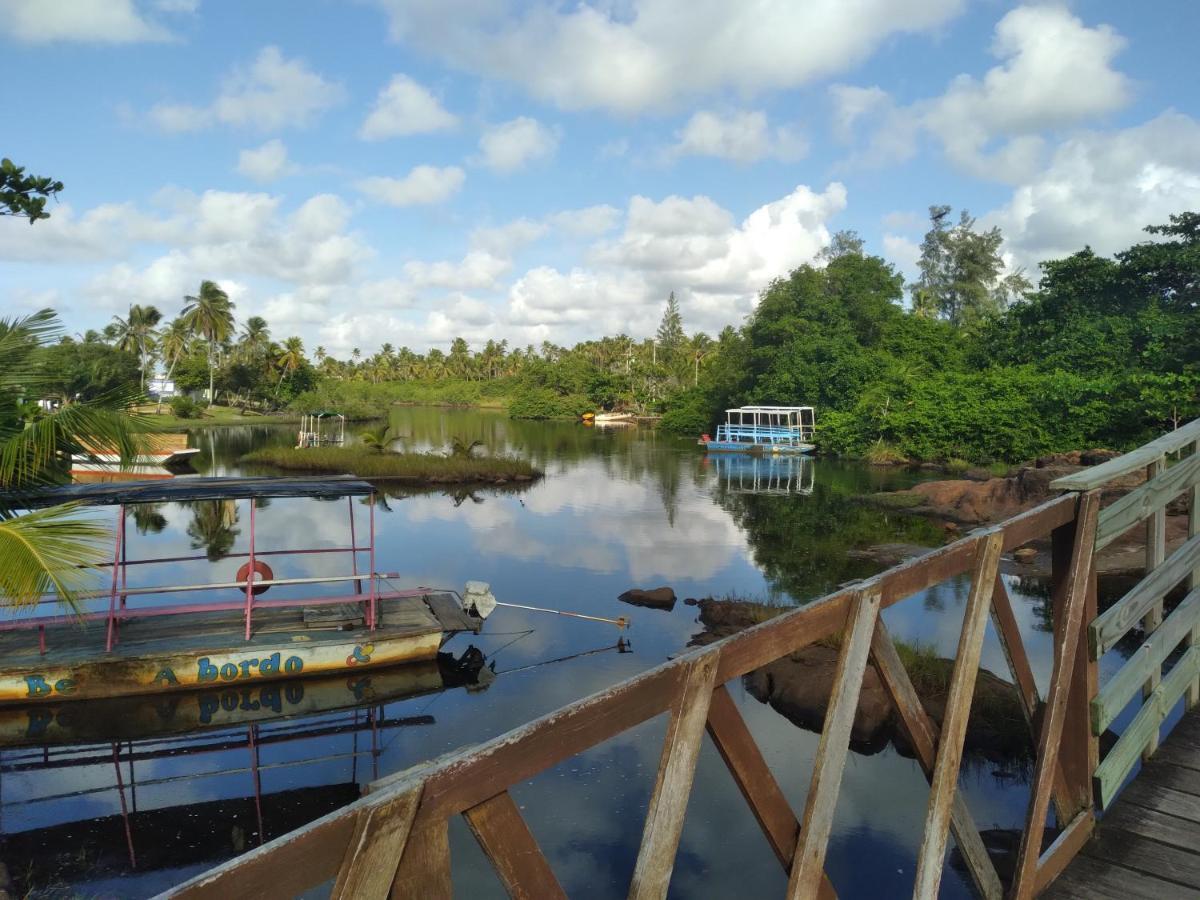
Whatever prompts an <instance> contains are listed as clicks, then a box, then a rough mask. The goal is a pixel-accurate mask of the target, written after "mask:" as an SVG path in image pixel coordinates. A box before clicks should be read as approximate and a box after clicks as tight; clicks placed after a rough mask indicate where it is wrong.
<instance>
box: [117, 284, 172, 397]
mask: <svg viewBox="0 0 1200 900" xmlns="http://www.w3.org/2000/svg"><path fill="white" fill-rule="evenodd" d="M161 321H162V313H161V312H159V311H158V308H157V307H154V306H141V305H139V304H136V303H135V304H134V305H133V306H131V307H129V318H127V319H122V318H121V317H120V316H113V321H112V324H113V329H114V343H115V345H116V348H117V349H118V350H126V351H128V352H130V353H136V354H137V355H138V359H139V360H140V366H139V368H140V369H141V373H142V385H141V386H142V391H143V392H145V390H146V369H147V368H149V366H150V350H151V348H152V346H153V343H154V336H155V335H154V329H155V327H156V326H157V325H158V323H159V322H161Z"/></svg>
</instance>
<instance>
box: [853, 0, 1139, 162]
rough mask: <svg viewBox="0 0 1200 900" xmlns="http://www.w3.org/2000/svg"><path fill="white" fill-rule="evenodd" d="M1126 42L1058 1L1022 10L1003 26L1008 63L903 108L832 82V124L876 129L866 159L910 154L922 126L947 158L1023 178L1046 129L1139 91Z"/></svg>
mask: <svg viewBox="0 0 1200 900" xmlns="http://www.w3.org/2000/svg"><path fill="white" fill-rule="evenodd" d="M1124 46H1125V40H1124V39H1123V38H1122V37H1121V36H1120V35H1119V34H1117V32H1116V31H1115V30H1113V29H1112V28H1111V27H1110V26H1108V25H1098V26H1095V27H1089V26H1087V25H1085V24H1084V23H1083V22H1082V21H1081V20H1080V19H1079V18H1078V17H1077V16H1075V15H1073V14H1072V13H1071V12H1070V11H1068V10H1067V9H1066V8H1064V7H1061V6H1019V7H1017V8H1016V9H1014V10H1012V11H1010V12H1009V13H1007V14H1006V15H1005V16H1004V17H1003V18H1002V19H1001V20H1000V21H999V22H998V23H997V25H996V29H995V34H994V37H993V41H992V47H991V50H992V53H993V55H995V56H996V57H997V58H999V59H1000V60H1001V62H1000V64H999V65H997V66H994V67H993V68H991V69H989V70H988V71H987V72H986V73H985V74H984V76H983V78H981V79H980V78H975V77H973V76H971V75H967V74H963V75H959V76H958V77H956V78H955V79H954V80H952V81H951V82H950V84H949V85H948V86H947V88H946V90H945V92H944V93H942V94H941V95H940V96H937V97H933V98H929V99H925V100H919V101H917V102H915V103H912V104H909V105H899V104H897V103H895V102H894V100H893V99H892V98H891V97H890V96H889V95H888V94H887V93H886V92H885V91H883V90H882V89H881V88H879V87H867V88H863V87H854V86H848V85H835V86H833V87H832V88H831V89H830V94H831V98H832V100H833V105H834V119H833V128H834V133H835V135H837V136H838V137H839V138H840V139H842V140H845V141H848V140H850V139H851V138H852V134H853V132H854V131H855V129H856V126H857V124H858V123H859V122H861V121H866V122H868V123H869V125H871V126H872V127H871V130H870V136H869V137H868V139H867V144H866V147H865V148H863V149H862V150H861V151H860V152H859V153H858V154H857V156H856V159H857V160H858V161H860V162H868V163H882V162H894V161H896V160H903V159H907V158H909V157H911V156H912V155H913V153H914V152H915V149H916V141H917V139H918V136H919V135H920V134H921V133H922V132H924V133H928V134H930V135H932V136H933V137H934V138H936V140H937V141H938V142H939V143H940V144H941V146H942V148H943V150H944V151H945V153H946V156H947V158H948V159H949V160H950V161H951V162H952V163H954V164H955V165H956V166H957V167H958V168H960V169H962V170H963V171H965V172H967V173H969V174H971V175H975V176H977V177H981V178H989V179H1000V180H1007V181H1012V182H1019V181H1021V180H1023V179H1025V178H1028V177H1029V176H1030V175H1031V174H1032V173H1033V172H1034V171H1036V169H1037V168H1038V167H1039V166H1040V165H1041V164H1042V161H1043V159H1044V155H1045V139H1044V137H1043V135H1042V132H1044V131H1046V130H1048V129H1061V128H1063V127H1067V126H1071V125H1076V124H1079V123H1081V122H1084V121H1087V120H1089V119H1094V118H1096V117H1098V116H1103V115H1105V114H1108V113H1111V112H1114V111H1116V110H1118V109H1121V108H1122V107H1124V106H1126V105H1127V104H1128V103H1129V101H1130V98H1131V95H1132V88H1131V85H1130V82H1129V79H1128V78H1127V77H1126V76H1125V75H1124V74H1123V73H1121V72H1119V71H1117V70H1116V69H1114V68H1113V66H1112V63H1113V60H1114V59H1115V57H1116V56H1117V55H1118V54H1119V53H1120V52H1121V50H1122V49H1123V48H1124Z"/></svg>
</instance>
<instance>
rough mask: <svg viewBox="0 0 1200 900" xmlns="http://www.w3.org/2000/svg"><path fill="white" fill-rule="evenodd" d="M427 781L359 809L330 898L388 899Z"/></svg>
mask: <svg viewBox="0 0 1200 900" xmlns="http://www.w3.org/2000/svg"><path fill="white" fill-rule="evenodd" d="M423 788H424V785H423V784H418V785H417V786H416V787H415V788H412V789H410V790H407V791H405V792H404V793H401V794H397V795H396V796H395V797H393V798H391V799H389V800H388V801H387V802H386V803H382V804H380V805H379V806H372V807H367V808H366V809H363V810H362V811H360V812H359V814H358V818H357V820H356V821H355V823H354V832H353V834H352V835H351V838H350V842H349V844H348V845H347V846H346V853H345V855H344V856H343V857H342V864H341V866H340V867H339V868H338V873H337V877H336V878H335V879H334V882H333V890H332V891H330V893H329V896H330V900H359V898H361V900H385V898H386V897H387V896H388V895H389V893H390V892H391V889H392V881H393V879H394V878H395V875H396V869H397V868H398V867H399V865H400V857H401V856H402V855H403V854H404V845H405V844H406V843H407V841H408V835H409V831H410V830H411V829H412V823H413V819H415V818H416V816H417V806H418V805H419V804H420V802H421V791H422V789H423Z"/></svg>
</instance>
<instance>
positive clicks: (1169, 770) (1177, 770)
mask: <svg viewBox="0 0 1200 900" xmlns="http://www.w3.org/2000/svg"><path fill="white" fill-rule="evenodd" d="M1192 749H1193V752H1195V750H1196V748H1192ZM1138 777H1139V778H1145V779H1146V780H1147V781H1148V782H1150V783H1152V784H1158V785H1162V786H1163V787H1166V788H1170V789H1171V790H1173V791H1183V792H1184V793H1185V794H1195V795H1196V796H1198V797H1200V772H1198V771H1196V770H1195V769H1193V768H1190V767H1188V766H1176V765H1172V764H1171V763H1168V762H1163V761H1162V760H1160V759H1159V758H1158V756H1155V757H1154V759H1152V760H1150V761H1149V762H1148V763H1146V764H1145V766H1143V768H1142V771H1141V774H1140V775H1139V776H1138ZM1196 852H1197V853H1200V845H1198V846H1197V848H1196Z"/></svg>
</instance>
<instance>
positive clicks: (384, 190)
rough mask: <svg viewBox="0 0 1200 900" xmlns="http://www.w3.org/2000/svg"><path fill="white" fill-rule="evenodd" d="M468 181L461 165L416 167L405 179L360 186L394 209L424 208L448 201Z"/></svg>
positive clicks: (366, 181)
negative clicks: (422, 206) (398, 207)
mask: <svg viewBox="0 0 1200 900" xmlns="http://www.w3.org/2000/svg"><path fill="white" fill-rule="evenodd" d="M466 179H467V176H466V173H465V172H463V170H462V169H460V168H459V167H458V166H445V167H444V168H439V167H438V166H415V167H414V168H413V169H412V171H410V172H409V173H408V174H407V175H405V176H404V177H403V178H385V177H374V178H364V179H363V180H361V181H359V182H358V183H357V185H356V187H357V188H358V189H359V190H360V191H362V192H363V193H364V194H367V195H369V196H372V197H374V198H375V199H376V200H378V201H380V202H381V203H387V204H389V205H391V206H420V205H426V204H430V203H441V202H443V201H445V200H448V199H449V198H450V197H452V196H454V195H455V194H457V193H458V191H459V190H460V189H461V188H462V186H463V182H464V181H466Z"/></svg>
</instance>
